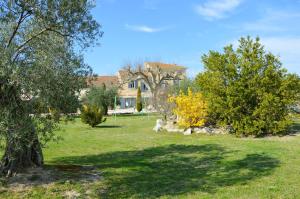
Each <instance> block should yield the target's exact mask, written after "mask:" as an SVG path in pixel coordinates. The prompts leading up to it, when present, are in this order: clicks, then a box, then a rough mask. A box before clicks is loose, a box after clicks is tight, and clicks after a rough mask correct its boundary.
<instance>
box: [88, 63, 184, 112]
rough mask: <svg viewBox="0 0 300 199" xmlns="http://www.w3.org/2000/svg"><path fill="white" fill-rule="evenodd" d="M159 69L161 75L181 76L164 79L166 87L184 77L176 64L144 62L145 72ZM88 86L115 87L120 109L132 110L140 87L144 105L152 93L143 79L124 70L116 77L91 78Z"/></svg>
mask: <svg viewBox="0 0 300 199" xmlns="http://www.w3.org/2000/svg"><path fill="white" fill-rule="evenodd" d="M154 67H155V68H159V69H160V71H161V72H162V73H164V72H174V71H175V72H178V73H180V74H181V75H180V76H178V77H177V78H176V79H174V78H170V79H165V80H164V82H163V86H165V87H167V86H169V85H174V84H179V83H180V80H182V79H184V78H185V77H186V68H185V67H183V66H178V65H176V64H165V63H160V62H145V63H144V68H145V69H146V70H147V69H149V68H154ZM89 85H90V86H91V85H92V86H105V87H106V88H110V87H117V88H118V92H119V100H120V108H121V109H126V108H134V107H135V106H136V96H137V90H138V88H139V87H140V89H141V96H142V102H143V103H144V104H146V105H147V104H149V103H150V100H151V97H152V93H151V90H150V88H149V85H148V84H147V83H146V82H145V81H144V79H143V78H141V77H139V76H137V77H134V78H133V77H131V76H130V75H129V73H128V71H126V70H119V71H118V73H117V75H116V76H97V77H95V78H93V80H92V81H91V83H90V84H89ZM87 90H88V88H87V89H86V90H85V91H83V93H82V94H83V95H84V94H85V93H86V92H87Z"/></svg>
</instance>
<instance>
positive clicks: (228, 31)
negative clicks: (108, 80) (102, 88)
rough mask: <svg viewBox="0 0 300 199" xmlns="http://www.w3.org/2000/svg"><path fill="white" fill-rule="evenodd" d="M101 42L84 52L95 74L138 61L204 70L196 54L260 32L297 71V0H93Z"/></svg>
mask: <svg viewBox="0 0 300 199" xmlns="http://www.w3.org/2000/svg"><path fill="white" fill-rule="evenodd" d="M93 15H94V17H95V18H96V20H97V21H98V22H99V23H100V24H101V25H102V30H103V31H104V35H103V38H101V39H100V43H101V45H100V46H97V47H94V48H92V49H89V50H88V51H87V52H85V56H84V57H85V61H86V62H87V63H88V64H89V65H90V66H91V67H92V68H93V70H94V72H95V73H97V74H99V75H113V74H115V73H116V72H117V71H118V70H119V69H120V68H121V67H122V66H124V64H126V63H128V62H136V61H143V60H151V61H161V62H166V63H176V64H180V65H184V66H186V67H188V68H189V69H188V76H190V77H193V76H195V75H196V74H197V73H198V72H200V71H201V70H203V66H202V63H201V56H202V55H203V54H204V53H207V52H208V51H209V50H218V51H221V50H222V48H223V47H224V46H225V45H227V44H230V43H232V44H234V45H236V44H237V40H238V39H239V38H240V37H241V36H247V35H250V36H253V37H256V36H259V37H260V38H261V42H262V43H263V44H264V45H265V47H266V49H267V50H268V51H271V52H272V53H274V54H275V55H278V56H280V58H281V61H282V62H283V66H284V67H285V68H287V69H288V70H289V71H290V72H296V73H298V74H300V0H96V7H95V8H94V9H93Z"/></svg>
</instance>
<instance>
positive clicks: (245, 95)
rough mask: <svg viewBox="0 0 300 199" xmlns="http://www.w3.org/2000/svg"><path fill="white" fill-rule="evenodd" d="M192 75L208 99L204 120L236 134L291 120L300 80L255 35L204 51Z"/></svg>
mask: <svg viewBox="0 0 300 199" xmlns="http://www.w3.org/2000/svg"><path fill="white" fill-rule="evenodd" d="M202 60H203V63H204V68H205V71H204V72H203V73H200V74H199V75H198V76H197V82H198V84H199V86H200V89H201V90H202V91H203V93H204V94H205V95H206V97H207V99H208V102H209V116H210V122H213V123H219V124H221V125H231V126H232V127H233V129H234V131H235V133H236V135H246V136H247V135H255V136H260V135H265V134H282V133H285V132H286V131H287V128H288V127H289V125H290V124H291V118H290V114H289V113H290V108H291V107H292V106H293V105H294V104H295V103H296V101H297V99H299V92H300V81H299V77H298V76H297V75H296V74H289V73H287V71H286V69H284V68H282V64H281V62H280V61H279V59H278V57H276V56H274V55H273V54H271V53H267V52H266V51H265V50H264V47H263V46H262V45H261V44H260V41H259V39H258V38H257V39H256V40H255V41H253V40H252V39H251V38H250V37H247V38H241V39H240V40H239V47H238V48H237V49H236V50H234V49H233V46H232V45H230V46H227V47H225V48H224V52H223V53H219V52H215V51H210V52H209V53H208V54H207V55H204V56H203V57H202Z"/></svg>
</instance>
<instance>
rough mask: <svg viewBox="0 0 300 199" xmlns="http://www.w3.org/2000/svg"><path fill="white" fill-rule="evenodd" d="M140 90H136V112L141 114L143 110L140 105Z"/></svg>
mask: <svg viewBox="0 0 300 199" xmlns="http://www.w3.org/2000/svg"><path fill="white" fill-rule="evenodd" d="M141 95H142V94H141V88H140V87H138V90H137V95H136V110H137V111H138V112H141V111H142V109H143V104H142V96H141Z"/></svg>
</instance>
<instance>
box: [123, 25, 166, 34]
mask: <svg viewBox="0 0 300 199" xmlns="http://www.w3.org/2000/svg"><path fill="white" fill-rule="evenodd" d="M125 27H126V28H127V29H128V30H132V31H137V32H145V33H155V32H162V31H165V30H168V29H169V27H161V28H153V27H149V26H146V25H129V24H125Z"/></svg>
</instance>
